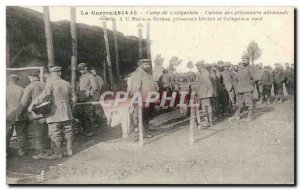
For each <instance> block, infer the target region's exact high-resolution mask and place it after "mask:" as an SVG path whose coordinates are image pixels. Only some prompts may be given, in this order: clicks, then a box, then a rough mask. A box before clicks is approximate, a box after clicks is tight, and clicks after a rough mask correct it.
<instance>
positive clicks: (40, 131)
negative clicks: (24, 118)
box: [21, 70, 48, 160]
mask: <svg viewBox="0 0 300 190" xmlns="http://www.w3.org/2000/svg"><path fill="white" fill-rule="evenodd" d="M28 78H29V80H30V84H29V85H27V86H26V88H25V89H24V93H23V96H22V98H21V105H22V107H23V108H24V109H26V111H27V108H28V106H29V105H30V104H31V103H32V102H33V100H34V99H35V98H37V97H38V96H39V95H40V94H41V92H42V91H43V90H44V88H45V83H44V82H42V81H40V80H39V71H37V70H34V71H31V72H30V73H29V76H28ZM28 119H29V125H30V126H32V128H33V129H34V131H35V133H36V135H37V141H38V146H39V147H38V152H39V153H38V154H37V155H34V156H33V157H32V158H33V159H36V160H38V159H42V158H45V157H46V156H47V155H48V154H47V153H46V150H45V149H46V147H45V146H46V143H47V137H48V135H47V136H45V134H47V131H48V128H47V123H46V119H45V117H44V116H43V115H41V114H39V115H38V114H35V113H34V112H28Z"/></svg>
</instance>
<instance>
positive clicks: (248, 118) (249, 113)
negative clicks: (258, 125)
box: [244, 109, 253, 122]
mask: <svg viewBox="0 0 300 190" xmlns="http://www.w3.org/2000/svg"><path fill="white" fill-rule="evenodd" d="M252 115H253V109H249V111H248V117H247V118H246V119H244V121H246V122H249V121H252Z"/></svg>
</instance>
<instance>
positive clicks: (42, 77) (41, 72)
mask: <svg viewBox="0 0 300 190" xmlns="http://www.w3.org/2000/svg"><path fill="white" fill-rule="evenodd" d="M40 81H42V82H45V79H44V67H42V68H41V69H40Z"/></svg>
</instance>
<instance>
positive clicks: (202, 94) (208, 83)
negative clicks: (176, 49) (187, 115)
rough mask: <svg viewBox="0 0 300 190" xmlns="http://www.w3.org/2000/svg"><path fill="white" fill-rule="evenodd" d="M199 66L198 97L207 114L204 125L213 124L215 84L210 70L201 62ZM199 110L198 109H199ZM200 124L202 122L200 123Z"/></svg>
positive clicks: (203, 110)
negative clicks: (212, 101)
mask: <svg viewBox="0 0 300 190" xmlns="http://www.w3.org/2000/svg"><path fill="white" fill-rule="evenodd" d="M197 68H198V71H199V73H198V75H197V76H198V79H199V81H201V82H199V83H198V87H197V90H196V97H197V99H198V100H199V101H200V105H201V109H202V112H203V113H204V114H205V117H204V119H205V123H204V126H208V125H210V126H211V127H212V126H213V111H212V106H211V98H212V97H213V96H214V86H213V82H212V78H211V75H210V73H209V71H208V70H207V69H206V68H204V67H203V66H202V65H201V64H197ZM197 111H198V110H197ZM199 124H200V123H199Z"/></svg>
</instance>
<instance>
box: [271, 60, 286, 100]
mask: <svg viewBox="0 0 300 190" xmlns="http://www.w3.org/2000/svg"><path fill="white" fill-rule="evenodd" d="M273 75H274V94H275V102H278V100H280V102H282V101H283V83H284V81H285V76H284V71H283V69H282V68H281V67H280V65H279V63H275V69H274V71H273Z"/></svg>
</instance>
